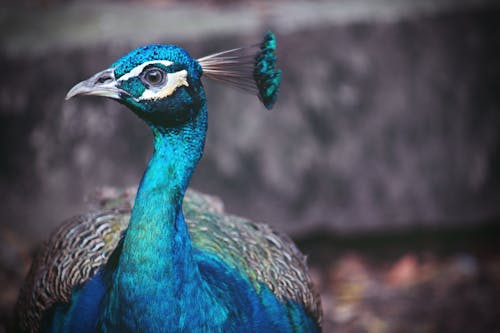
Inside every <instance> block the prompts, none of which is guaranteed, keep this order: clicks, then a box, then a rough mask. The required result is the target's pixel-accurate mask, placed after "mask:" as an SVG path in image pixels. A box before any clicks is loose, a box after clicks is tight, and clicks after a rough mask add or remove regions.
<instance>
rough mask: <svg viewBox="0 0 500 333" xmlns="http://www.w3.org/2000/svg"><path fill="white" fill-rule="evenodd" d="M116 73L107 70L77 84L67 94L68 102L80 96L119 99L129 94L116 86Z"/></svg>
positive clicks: (110, 69)
mask: <svg viewBox="0 0 500 333" xmlns="http://www.w3.org/2000/svg"><path fill="white" fill-rule="evenodd" d="M116 83H117V81H116V80H115V75H114V71H113V69H112V68H109V69H105V70H103V71H102V72H99V73H97V74H95V75H94V76H92V77H91V78H89V79H87V80H85V81H82V82H80V83H78V84H76V85H75V86H74V87H73V88H71V90H70V91H68V93H67V94H66V100H68V99H70V98H71V97H74V96H78V95H87V96H102V97H109V98H114V99H119V98H120V94H127V93H126V92H125V91H123V90H121V89H120V88H118V87H117V86H116Z"/></svg>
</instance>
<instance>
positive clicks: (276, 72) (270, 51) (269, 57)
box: [253, 31, 281, 109]
mask: <svg viewBox="0 0 500 333" xmlns="http://www.w3.org/2000/svg"><path fill="white" fill-rule="evenodd" d="M275 51H276V37H275V36H274V33H272V32H271V31H268V32H267V33H266V34H265V35H264V40H263V41H262V43H261V45H260V52H259V53H258V54H257V56H256V57H255V68H254V72H253V77H254V80H255V82H256V84H257V89H258V91H259V98H260V100H261V101H262V103H263V104H264V106H265V107H266V108H267V109H271V108H272V107H273V105H274V103H275V102H276V99H277V98H278V91H279V86H280V81H281V70H280V69H278V68H276V53H275Z"/></svg>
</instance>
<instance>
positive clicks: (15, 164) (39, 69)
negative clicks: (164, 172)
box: [0, 0, 500, 237]
mask: <svg viewBox="0 0 500 333" xmlns="http://www.w3.org/2000/svg"><path fill="white" fill-rule="evenodd" d="M23 8H24V9H22V10H21V9H20V8H19V7H16V8H13V7H9V8H5V10H4V11H3V12H4V13H3V14H2V15H0V42H1V43H0V45H1V46H0V73H1V75H0V87H1V92H0V151H1V153H2V156H3V157H2V161H1V162H0V197H1V201H2V208H1V214H2V216H0V218H1V220H2V223H4V224H9V225H11V226H14V227H15V228H17V229H19V230H22V231H26V232H27V234H28V235H33V236H34V237H43V236H44V235H46V233H47V232H48V230H50V229H51V228H53V227H54V226H55V225H57V224H58V223H59V222H60V221H61V220H63V219H64V218H66V217H69V216H71V215H73V214H76V213H78V212H80V211H82V210H83V209H85V202H84V198H85V195H86V194H88V193H90V192H92V191H93V189H94V188H95V187H96V186H99V185H112V186H127V185H133V184H136V183H137V182H138V181H139V179H140V177H141V175H142V172H143V169H144V166H145V163H146V161H147V159H148V157H149V154H150V139H151V137H150V135H149V133H148V129H147V128H146V127H145V126H144V125H143V124H142V123H141V122H140V121H139V120H138V119H136V118H135V117H134V116H133V115H132V114H131V113H130V112H128V111H127V110H126V109H125V108H124V107H122V106H120V105H118V104H117V103H115V102H112V101H105V100H102V99H93V98H82V99H78V100H75V101H69V102H64V100H63V99H64V95H65V93H66V92H67V90H68V89H69V88H70V87H71V86H72V85H73V84H75V83H76V82H78V81H80V80H82V79H84V78H87V77H88V76H90V75H91V74H93V73H95V72H96V71H98V70H101V69H104V68H105V67H107V66H108V65H109V64H110V63H112V62H113V61H114V59H116V58H117V57H118V56H120V55H122V54H123V53H125V52H127V51H129V50H130V49H132V48H134V47H136V46H139V45H141V44H145V43H150V42H165V43H172V42H175V43H178V44H181V45H182V46H184V47H185V48H186V49H188V50H189V51H190V52H191V54H192V55H193V56H196V57H199V56H203V55H206V54H208V53H209V52H214V51H218V50H224V49H227V48H233V47H237V46H240V45H246V44H250V43H253V42H255V41H257V40H258V39H259V38H260V35H261V34H262V32H263V31H265V30H266V29H267V28H272V29H273V30H274V31H275V32H276V33H277V36H278V43H279V51H278V53H279V64H280V66H281V68H282V69H283V84H282V89H281V94H280V98H279V101H278V103H277V106H276V109H275V110H273V111H271V112H267V111H265V109H264V108H263V107H262V106H261V105H260V104H259V102H258V100H257V99H256V98H255V97H252V96H247V95H244V94H241V93H239V92H237V91H234V90H231V89H228V88H227V87H224V86H220V85H218V84H216V83H213V82H208V81H207V82H206V83H205V87H206V89H207V95H208V99H209V109H210V124H209V134H208V141H207V149H206V152H205V157H204V159H203V161H202V162H201V164H200V166H199V168H198V170H197V172H196V175H195V177H194V180H193V183H192V185H193V187H195V188H198V189H200V190H203V191H205V192H209V193H213V194H217V195H219V196H221V197H222V198H223V200H224V201H225V203H226V209H227V210H228V211H230V212H232V213H236V214H239V215H243V216H247V217H251V218H253V219H255V220H263V221H267V222H269V223H271V224H273V225H275V226H277V227H278V228H279V229H281V230H283V231H287V232H291V233H299V232H302V231H304V230H311V229H313V228H323V227H325V228H328V229H331V230H336V231H345V232H358V231H367V230H387V229H393V228H408V227H414V226H416V225H424V226H449V225H456V224H461V223H477V222H480V221H482V220H483V219H485V218H488V217H492V216H493V217H494V216H498V215H499V213H500V171H499V170H500V157H499V156H500V132H499V129H500V94H499V93H498V89H499V86H500V85H499V83H500V81H499V80H500V79H499V78H500V61H499V59H500V20H499V19H498V18H499V15H500V10H499V9H500V7H499V6H498V5H496V4H494V1H419V2H414V1H382V0H377V1H335V2H311V3H309V2H300V1H290V2H278V3H275V4H267V2H257V3H252V4H251V5H248V4H247V5H245V6H244V7H243V6H242V5H239V6H232V7H215V8H214V7H210V6H202V7H201V9H200V8H199V7H195V6H191V5H182V6H180V5H170V6H166V7H165V6H163V7H162V6H154V5H148V6H143V5H135V4H133V5H129V4H125V5H124V4H120V3H111V4H101V3H100V2H96V3H90V4H78V3H69V4H62V5H57V6H52V7H48V8H38V7H23ZM194 23H196V24H194Z"/></svg>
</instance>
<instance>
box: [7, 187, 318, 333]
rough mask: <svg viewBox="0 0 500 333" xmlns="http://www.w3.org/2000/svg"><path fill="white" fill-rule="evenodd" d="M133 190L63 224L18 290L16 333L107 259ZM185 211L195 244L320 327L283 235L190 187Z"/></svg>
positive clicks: (310, 292)
mask: <svg viewBox="0 0 500 333" xmlns="http://www.w3.org/2000/svg"><path fill="white" fill-rule="evenodd" d="M132 192H133V191H125V192H122V193H118V192H114V194H113V195H111V196H108V197H106V196H104V198H103V197H101V198H97V199H98V204H99V207H100V208H105V209H107V210H106V211H98V212H94V213H90V214H85V215H80V216H77V217H75V218H73V219H70V220H68V221H66V222H65V223H64V224H63V225H62V226H61V227H60V228H59V230H57V232H55V233H54V234H53V235H52V236H51V238H50V240H49V241H48V242H47V243H45V245H44V248H43V249H42V250H41V251H40V252H39V253H38V255H37V256H36V257H35V258H34V260H33V264H32V266H31V269H30V271H29V274H28V276H27V278H26V282H25V285H24V287H23V288H22V289H21V291H20V295H19V299H18V303H17V309H16V311H17V316H18V321H19V325H20V328H21V331H23V332H36V331H37V329H38V327H39V325H40V321H41V319H42V316H43V313H44V311H46V310H47V309H49V308H50V307H51V306H52V305H53V304H55V303H58V302H68V301H69V300H70V297H71V292H72V289H73V288H74V287H75V286H78V285H81V284H82V283H83V282H85V281H86V280H88V279H89V278H91V277H92V276H93V275H94V274H95V273H96V272H97V270H98V269H99V268H100V267H102V266H103V265H104V264H105V263H106V262H107V260H108V258H109V256H110V255H111V253H112V252H113V250H114V249H115V247H116V246H117V244H118V242H119V240H120V239H121V238H122V236H123V234H124V231H125V230H126V228H127V226H128V222H129V218H130V207H131V206H132V203H133V199H134V198H133V195H131V193H132ZM183 210H184V215H185V218H186V222H187V225H188V229H189V233H190V236H191V239H192V241H193V245H194V246H195V247H197V248H200V249H203V250H204V251H207V252H210V253H212V254H214V255H217V256H219V257H220V258H221V259H223V260H224V261H225V262H226V263H228V264H229V265H233V266H235V268H238V269H240V270H244V271H245V273H246V274H247V275H248V277H249V278H250V281H252V282H253V283H254V285H255V286H256V287H258V283H259V282H260V283H265V284H266V285H267V286H268V287H269V288H270V289H271V291H273V293H275V294H276V295H277V296H278V298H280V299H289V300H293V301H295V302H297V303H298V304H301V305H302V306H303V307H304V308H305V309H306V311H307V312H308V313H309V314H311V315H312V316H313V318H315V319H316V321H317V322H318V323H321V316H322V313H321V305H320V298H319V295H318V293H317V292H316V291H315V289H314V288H313V285H312V281H311V278H310V276H309V274H308V271H307V265H306V258H305V256H304V255H303V254H302V253H301V252H300V251H299V250H298V249H297V248H296V246H295V244H294V243H293V242H292V241H291V240H290V239H289V238H288V237H287V236H285V235H283V234H280V233H278V232H276V231H274V230H273V229H271V228H270V227H269V226H268V225H266V224H261V223H253V222H250V221H248V220H245V219H242V218H239V217H235V216H229V215H225V214H223V213H224V211H223V205H222V203H221V201H220V200H218V199H216V198H214V197H211V196H208V195H204V194H201V193H199V192H196V191H193V190H188V191H187V193H186V196H185V198H184V204H183ZM207 235H208V236H207ZM241 240H244V241H241Z"/></svg>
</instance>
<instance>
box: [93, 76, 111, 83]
mask: <svg viewBox="0 0 500 333" xmlns="http://www.w3.org/2000/svg"><path fill="white" fill-rule="evenodd" d="M111 81H113V78H112V77H111V76H109V75H106V76H101V77H99V78H98V79H97V83H100V84H105V83H109V82H111Z"/></svg>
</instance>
